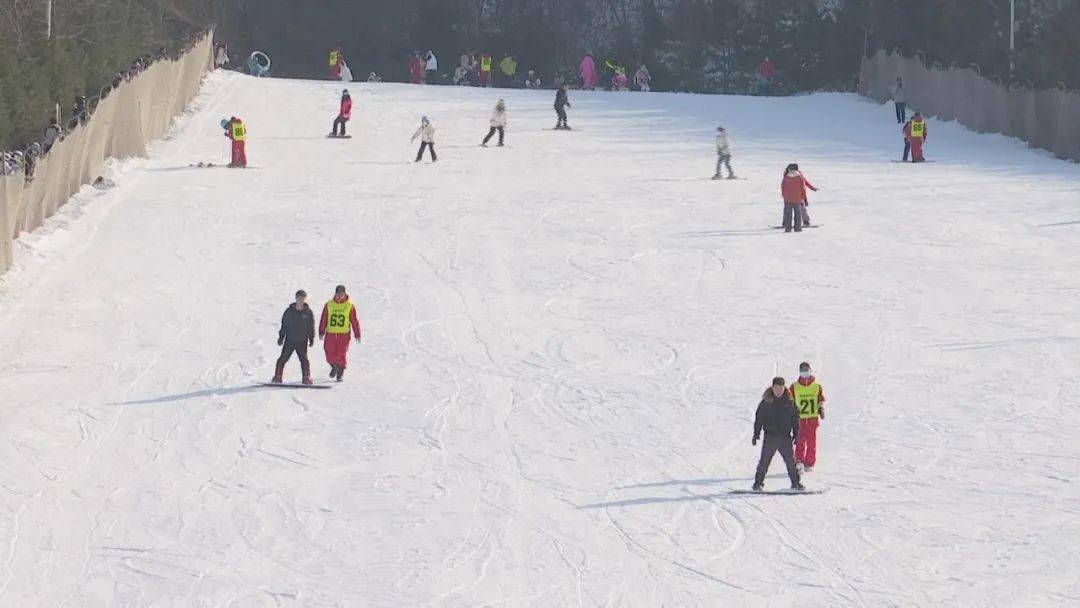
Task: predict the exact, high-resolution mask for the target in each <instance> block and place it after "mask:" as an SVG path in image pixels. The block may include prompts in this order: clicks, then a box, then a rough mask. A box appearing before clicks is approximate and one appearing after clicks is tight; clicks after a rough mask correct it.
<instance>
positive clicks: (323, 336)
mask: <svg viewBox="0 0 1080 608" xmlns="http://www.w3.org/2000/svg"><path fill="white" fill-rule="evenodd" d="M350 330H351V332H352V334H353V336H354V337H355V338H356V342H357V343H359V342H360V321H359V320H358V319H357V318H356V308H355V307H354V306H353V303H352V302H350V301H349V294H347V293H345V286H344V285H338V286H337V288H335V289H334V299H333V300H330V301H329V302H327V303H326V305H325V306H323V310H322V317H321V318H320V319H319V339H320V340H322V341H323V350H324V351H325V352H326V362H327V363H329V364H330V377H331V378H336V379H337V381H338V382H341V377H342V376H343V375H344V374H345V368H346V367H347V366H348V363H349V362H348V355H349V332H350Z"/></svg>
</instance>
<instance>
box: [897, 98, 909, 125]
mask: <svg viewBox="0 0 1080 608" xmlns="http://www.w3.org/2000/svg"><path fill="white" fill-rule="evenodd" d="M906 120H907V103H905V102H903V101H898V102H896V122H898V123H900V124H904V122H905V121H906Z"/></svg>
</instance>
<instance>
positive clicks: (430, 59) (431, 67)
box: [425, 51, 439, 84]
mask: <svg viewBox="0 0 1080 608" xmlns="http://www.w3.org/2000/svg"><path fill="white" fill-rule="evenodd" d="M425 67H426V68H427V78H426V80H425V82H427V83H428V84H435V83H436V82H437V81H438V79H439V59H438V58H437V57H435V51H428V52H427V61H426V63H425Z"/></svg>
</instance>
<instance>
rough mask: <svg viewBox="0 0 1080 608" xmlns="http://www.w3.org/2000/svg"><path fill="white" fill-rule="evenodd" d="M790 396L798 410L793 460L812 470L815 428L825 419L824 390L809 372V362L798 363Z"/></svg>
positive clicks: (805, 469)
mask: <svg viewBox="0 0 1080 608" xmlns="http://www.w3.org/2000/svg"><path fill="white" fill-rule="evenodd" d="M791 396H792V398H793V399H794V400H795V408H796V409H798V410H799V441H798V442H797V443H796V444H795V460H796V462H798V465H799V467H800V468H801V469H802V470H804V471H813V470H814V465H815V464H817V430H818V425H819V424H820V421H821V420H824V419H825V391H824V389H822V388H821V385H820V384H818V382H817V378H814V375H813V374H812V373H811V372H810V364H809V363H807V362H805V361H803V362H802V363H800V364H799V379H798V380H796V381H795V383H794V384H792V385H791Z"/></svg>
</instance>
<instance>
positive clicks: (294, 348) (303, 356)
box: [271, 289, 315, 384]
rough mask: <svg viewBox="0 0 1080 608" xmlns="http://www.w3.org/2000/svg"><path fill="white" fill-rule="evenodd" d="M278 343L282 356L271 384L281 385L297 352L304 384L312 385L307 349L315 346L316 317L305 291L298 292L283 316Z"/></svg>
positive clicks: (279, 358)
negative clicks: (286, 370)
mask: <svg viewBox="0 0 1080 608" xmlns="http://www.w3.org/2000/svg"><path fill="white" fill-rule="evenodd" d="M277 343H278V346H280V347H281V356H280V357H278V360H277V366H276V367H275V368H274V378H273V380H271V382H273V383H274V384H280V383H281V381H282V380H281V377H282V375H283V374H284V373H285V364H286V363H288V362H289V359H291V358H292V355H293V353H294V352H295V353H296V356H297V358H299V359H300V372H301V373H302V374H303V383H304V384H311V362H310V361H309V360H308V355H307V349H308V347H309V346H315V315H314V314H313V313H312V312H311V307H310V306H308V304H307V292H306V291H304V290H303V289H301V290H300V291H298V292H296V301H295V302H294V303H292V304H290V305H289V307H288V308H286V309H285V312H284V313H283V314H282V315H281V329H279V330H278V339H277Z"/></svg>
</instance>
